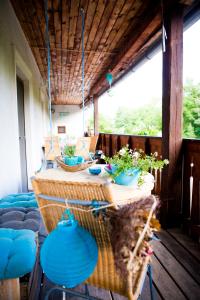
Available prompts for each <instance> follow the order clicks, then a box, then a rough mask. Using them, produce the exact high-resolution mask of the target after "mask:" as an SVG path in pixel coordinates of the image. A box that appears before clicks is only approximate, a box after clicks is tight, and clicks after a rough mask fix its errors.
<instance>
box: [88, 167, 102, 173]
mask: <svg viewBox="0 0 200 300" xmlns="http://www.w3.org/2000/svg"><path fill="white" fill-rule="evenodd" d="M89 172H90V174H92V175H99V174H100V173H101V168H100V167H96V168H95V167H93V168H89Z"/></svg>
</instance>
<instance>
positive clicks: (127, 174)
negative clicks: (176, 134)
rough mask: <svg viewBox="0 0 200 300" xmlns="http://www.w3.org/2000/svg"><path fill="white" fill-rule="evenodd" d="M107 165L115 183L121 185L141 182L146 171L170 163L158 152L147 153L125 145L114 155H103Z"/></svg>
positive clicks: (160, 167) (106, 168)
mask: <svg viewBox="0 0 200 300" xmlns="http://www.w3.org/2000/svg"><path fill="white" fill-rule="evenodd" d="M103 158H104V160H105V161H106V163H107V165H106V167H105V170H106V171H107V172H108V174H109V175H110V176H111V177H112V179H113V180H114V182H115V183H117V184H121V185H134V184H141V183H142V182H143V180H142V178H143V175H145V173H147V172H148V171H150V170H151V171H152V170H156V169H157V170H158V169H159V170H160V169H162V168H163V167H164V166H165V165H167V164H168V163H169V161H168V160H167V159H164V160H161V159H158V154H157V152H155V153H153V154H151V155H146V154H145V153H144V152H143V151H142V150H131V149H129V146H128V145H127V146H126V147H123V148H122V149H121V150H120V151H119V152H117V153H116V154H115V155H114V156H113V157H111V158H110V157H105V156H104V157H103Z"/></svg>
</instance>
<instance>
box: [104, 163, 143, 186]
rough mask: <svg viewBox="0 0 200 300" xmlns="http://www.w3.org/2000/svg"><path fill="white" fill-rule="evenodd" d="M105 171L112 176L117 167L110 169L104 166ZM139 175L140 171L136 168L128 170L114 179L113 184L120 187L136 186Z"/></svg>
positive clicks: (112, 166)
mask: <svg viewBox="0 0 200 300" xmlns="http://www.w3.org/2000/svg"><path fill="white" fill-rule="evenodd" d="M105 170H106V172H108V173H109V174H111V175H112V174H114V173H115V172H116V170H117V166H115V165H111V166H110V168H109V167H108V166H106V167H105ZM140 173H141V171H140V169H138V168H133V169H129V170H127V171H126V172H122V173H120V174H119V175H118V176H117V177H115V183H117V184H120V185H136V184H137V183H138V178H139V176H140Z"/></svg>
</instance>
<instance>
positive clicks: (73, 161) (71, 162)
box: [64, 156, 84, 166]
mask: <svg viewBox="0 0 200 300" xmlns="http://www.w3.org/2000/svg"><path fill="white" fill-rule="evenodd" d="M83 162H84V158H83V157H82V156H71V157H69V156H65V157H64V163H65V164H66V165H68V166H75V165H78V164H81V163H83Z"/></svg>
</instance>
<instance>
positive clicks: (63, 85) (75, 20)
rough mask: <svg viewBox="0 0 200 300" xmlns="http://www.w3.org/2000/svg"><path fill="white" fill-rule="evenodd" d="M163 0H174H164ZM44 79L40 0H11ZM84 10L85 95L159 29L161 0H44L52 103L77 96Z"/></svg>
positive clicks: (123, 66) (124, 65)
mask: <svg viewBox="0 0 200 300" xmlns="http://www.w3.org/2000/svg"><path fill="white" fill-rule="evenodd" d="M164 2H165V5H168V6H169V7H170V5H172V4H174V3H175V2H178V1H172V0H164ZM11 3H12V5H13V7H14V10H15V13H16V15H17V18H18V20H19V22H20V24H21V26H22V29H23V31H24V33H25V35H26V38H27V40H28V42H29V45H30V47H31V49H32V52H33V54H34V57H35V59H36V62H37V64H38V67H39V70H40V72H41V75H42V77H43V79H44V81H46V80H47V50H46V46H45V10H44V1H43V0H11ZM81 8H83V9H84V12H85V39H84V46H85V97H86V101H87V100H88V99H89V98H90V96H92V95H93V96H98V94H100V93H102V91H104V90H105V89H106V88H108V83H107V82H106V80H105V74H106V73H107V72H108V70H110V71H111V72H112V74H113V78H114V80H117V79H118V78H119V77H121V76H122V75H123V74H124V72H126V71H127V70H128V69H129V68H130V67H131V65H132V64H133V63H134V62H135V61H136V60H137V59H138V58H139V57H140V56H141V55H142V54H143V53H144V51H145V50H146V49H147V47H149V46H150V45H151V44H152V43H153V42H154V41H155V40H157V39H158V38H159V37H160V35H161V32H160V28H161V19H162V18H161V15H162V14H161V0H154V1H152V0H144V1H143V0H48V16H49V36H50V48H51V61H52V65H51V86H52V102H53V104H78V105H80V104H81V103H82V100H81V15H80V10H81Z"/></svg>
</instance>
